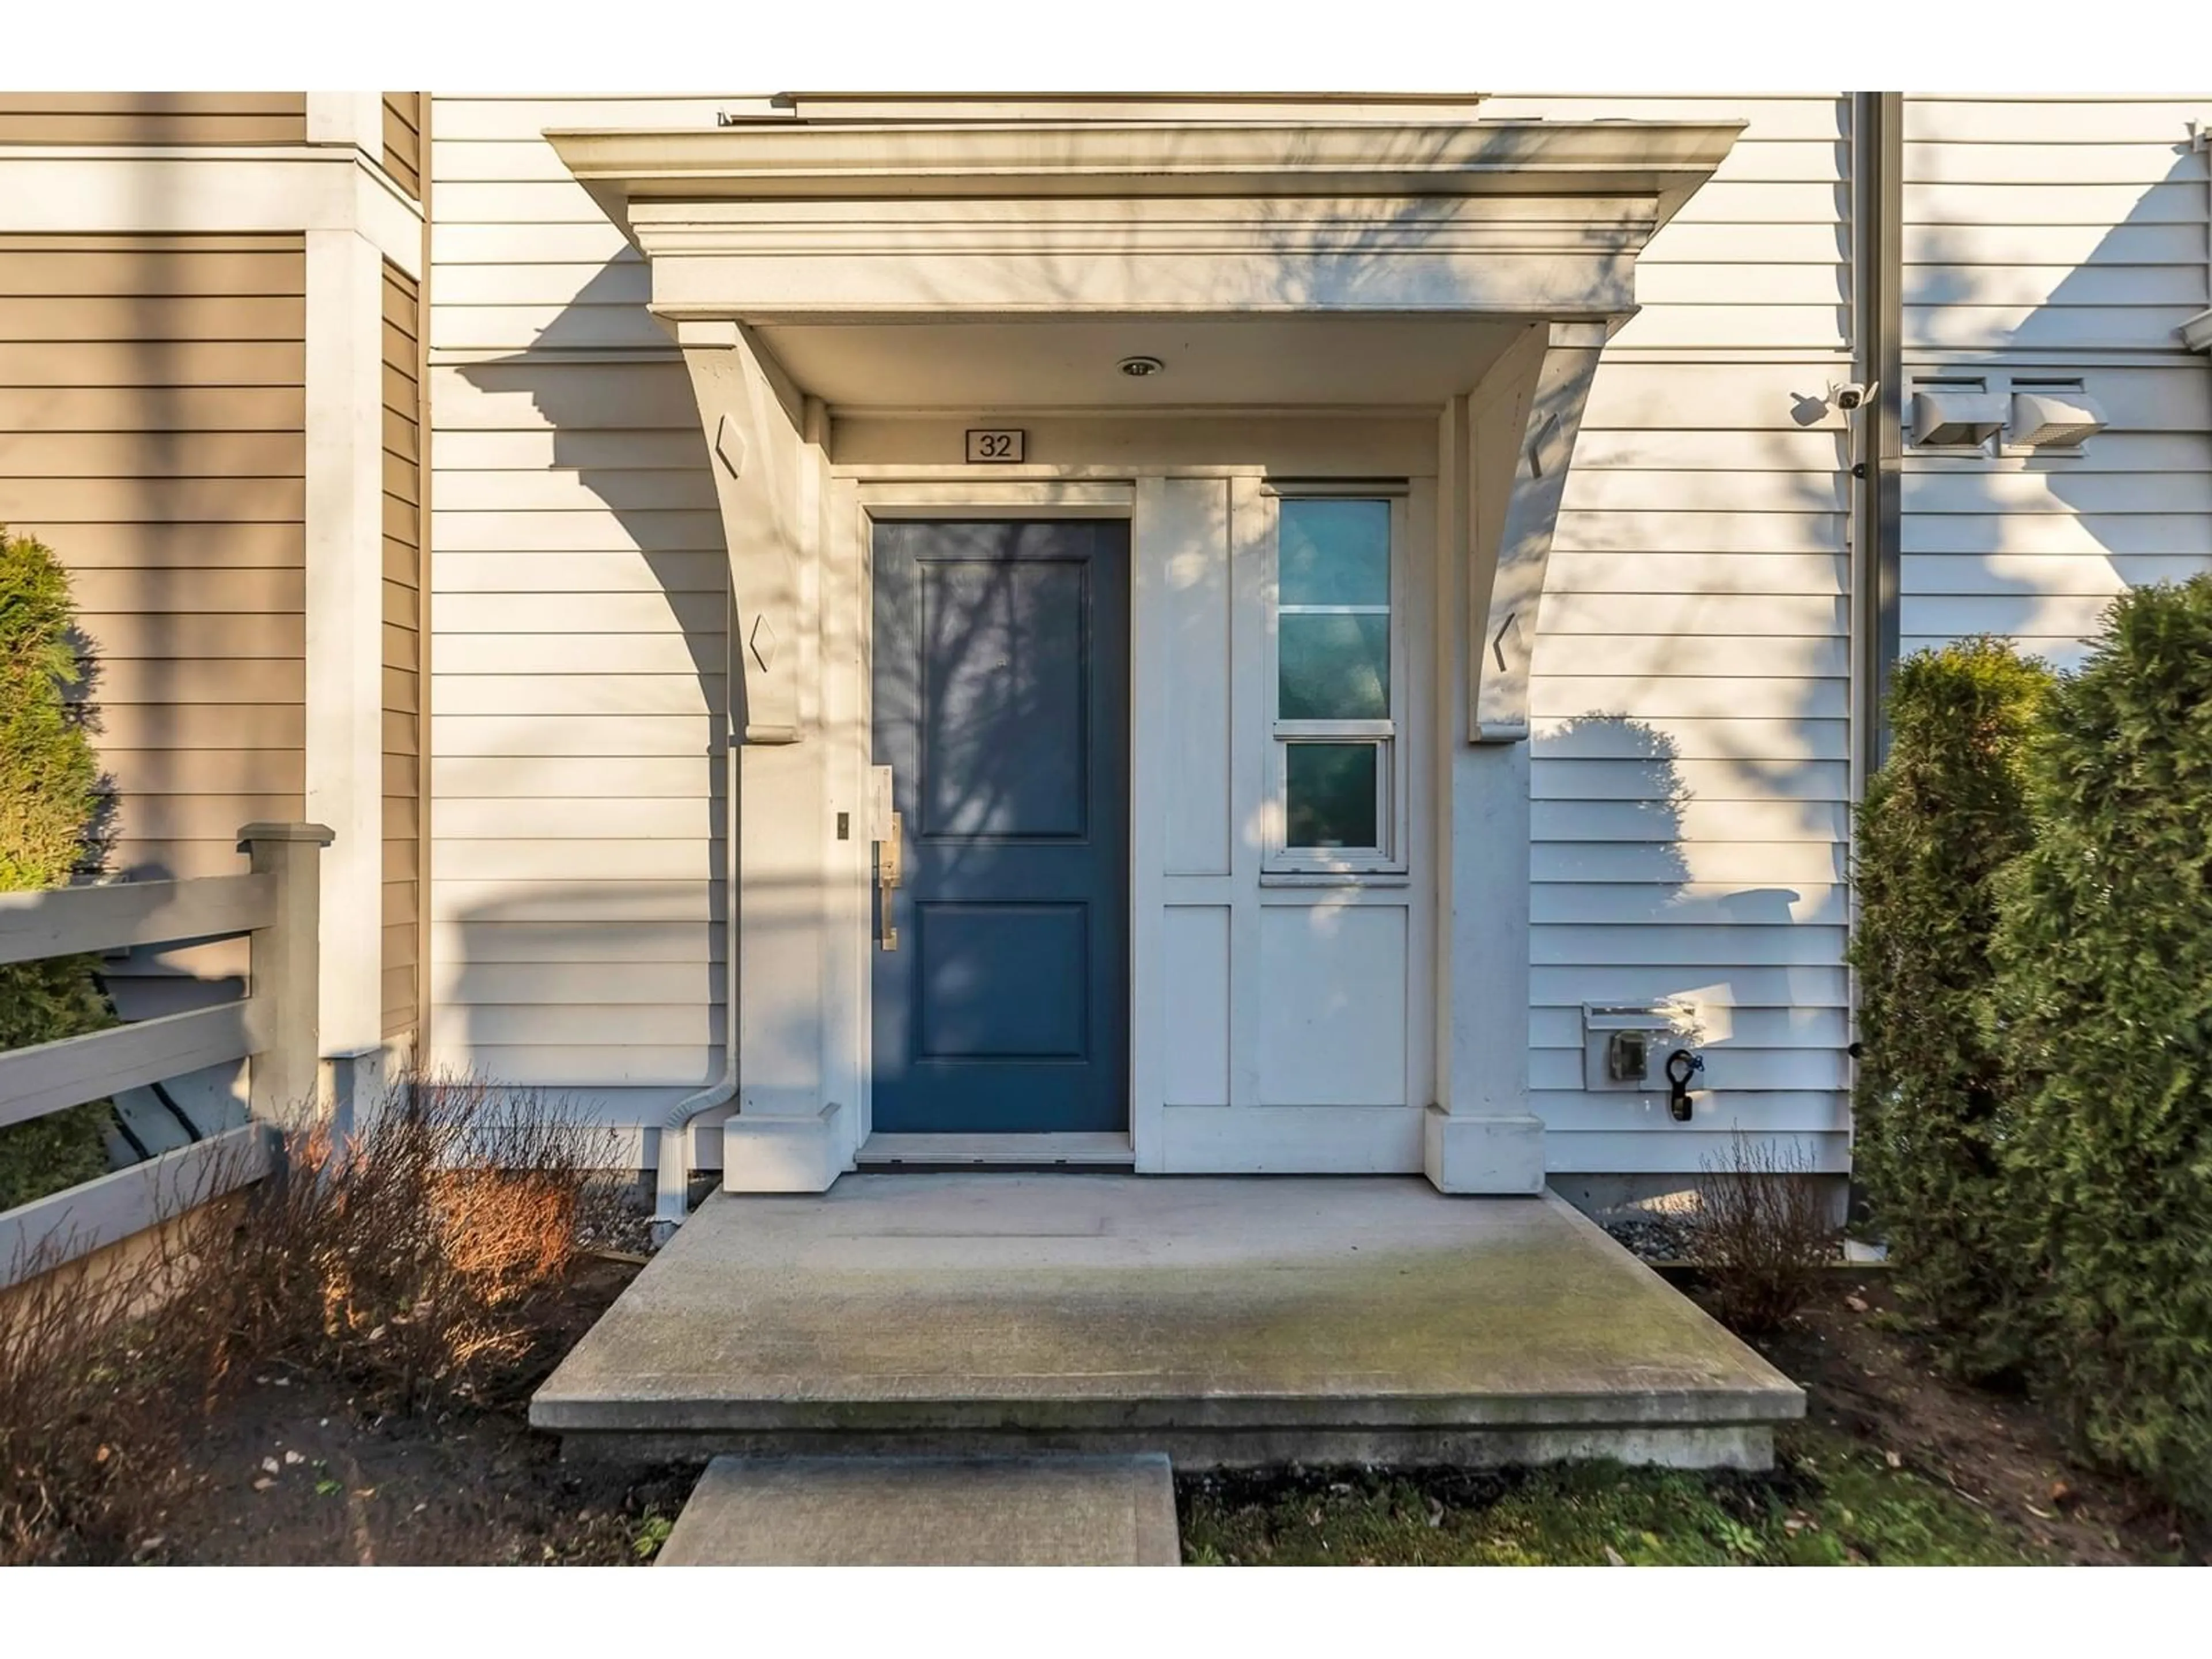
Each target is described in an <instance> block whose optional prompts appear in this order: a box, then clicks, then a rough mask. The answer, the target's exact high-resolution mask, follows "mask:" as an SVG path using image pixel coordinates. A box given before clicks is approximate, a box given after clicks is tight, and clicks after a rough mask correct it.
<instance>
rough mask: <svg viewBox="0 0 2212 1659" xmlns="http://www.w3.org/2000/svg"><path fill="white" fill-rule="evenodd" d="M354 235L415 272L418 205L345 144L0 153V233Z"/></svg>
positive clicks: (419, 248)
mask: <svg viewBox="0 0 2212 1659" xmlns="http://www.w3.org/2000/svg"><path fill="white" fill-rule="evenodd" d="M319 230H344V231H353V232H356V233H357V234H360V235H362V236H363V237H365V238H367V239H368V240H369V241H370V242H371V243H373V244H374V246H375V247H376V249H377V251H378V252H380V253H381V254H382V255H383V256H384V257H385V258H387V259H389V260H391V261H392V264H395V265H398V267H399V268H400V269H401V270H404V271H405V272H406V273H407V274H408V275H409V276H413V277H416V278H417V279H418V280H419V279H420V278H421V276H422V209H421V208H419V207H418V206H416V204H414V203H413V202H411V201H410V200H409V199H408V198H407V197H405V196H404V195H403V194H402V193H400V191H398V188H397V187H396V186H394V185H392V184H391V183H390V182H389V181H388V180H387V179H385V177H384V176H383V174H382V173H381V172H380V170H378V169H376V168H374V167H369V166H368V165H365V164H364V162H363V161H362V158H361V157H360V155H358V154H357V153H356V151H354V150H353V149H344V148H337V147H331V148H318V147H314V146H306V145H302V146H300V147H297V148H294V147H289V146H288V147H285V148H283V149H271V148H267V147H254V148H245V147H235V148H234V147H216V146H210V147H209V148H206V149H193V150H191V152H189V153H187V154H179V152H178V151H176V150H174V149H154V148H149V147H141V146H131V147H100V148H97V149H93V148H81V147H76V146H56V147H47V146H32V145H24V146H10V147H9V148H7V149H0V233H15V234H40V235H64V236H102V235H125V236H128V235H165V234H179V235H238V234H257V233H292V234H297V233H300V232H305V231H319Z"/></svg>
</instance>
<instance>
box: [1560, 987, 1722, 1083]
mask: <svg viewBox="0 0 2212 1659" xmlns="http://www.w3.org/2000/svg"><path fill="white" fill-rule="evenodd" d="M1695 1030H1696V1022H1695V1020H1694V1019H1693V1018H1692V1014H1691V1010H1690V1008H1689V1007H1688V1006H1687V1005H1686V1004H1684V1003H1680V1002H1673V1001H1668V1002H1650V1003H1595V1002H1586V1003H1584V1004H1583V1087H1584V1088H1587V1089H1602V1090H1605V1091H1609V1092H1616V1093H1617V1092H1620V1091H1625V1090H1637V1091H1650V1092H1652V1093H1655V1094H1656V1093H1657V1092H1658V1091H1661V1090H1662V1089H1665V1088H1666V1087H1667V1079H1665V1078H1663V1077H1662V1076H1661V1075H1660V1066H1661V1062H1662V1060H1664V1059H1665V1057H1666V1055H1667V1054H1668V1052H1669V1051H1670V1050H1672V1049H1674V1048H1680V1046H1681V1045H1682V1043H1684V1042H1687V1041H1690V1040H1691V1039H1692V1034H1693V1032H1694V1031H1695Z"/></svg>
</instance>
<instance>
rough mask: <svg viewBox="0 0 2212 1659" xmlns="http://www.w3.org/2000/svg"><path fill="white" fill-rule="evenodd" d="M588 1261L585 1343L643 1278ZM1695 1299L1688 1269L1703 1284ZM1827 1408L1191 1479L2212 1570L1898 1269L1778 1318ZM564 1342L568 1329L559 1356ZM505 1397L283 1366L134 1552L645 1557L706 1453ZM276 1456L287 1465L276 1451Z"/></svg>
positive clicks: (1767, 1556)
mask: <svg viewBox="0 0 2212 1659" xmlns="http://www.w3.org/2000/svg"><path fill="white" fill-rule="evenodd" d="M635 1272H636V1268H635V1265H633V1264H630V1263H628V1262H622V1261H606V1260H594V1261H590V1262H589V1263H588V1264H587V1265H586V1267H584V1268H583V1269H582V1270H581V1271H580V1272H579V1273H577V1274H575V1275H574V1277H573V1278H572V1279H571V1280H570V1282H569V1285H568V1290H567V1293H566V1294H565V1295H564V1296H563V1297H562V1301H561V1303H560V1304H559V1310H558V1317H559V1320H560V1323H561V1326H562V1331H561V1335H562V1344H561V1345H560V1346H566V1344H567V1343H568V1342H569V1341H573V1340H574V1337H575V1336H577V1335H580V1334H581V1333H582V1331H583V1330H584V1329H585V1328H586V1327H587V1326H588V1325H589V1323H590V1322H591V1321H592V1319H594V1318H596V1317H597V1316H598V1315H599V1312H600V1311H601V1310H604V1309H605V1307H606V1306H607V1304H610V1303H611V1301H612V1300H613V1299H614V1297H616V1296H617V1294H618V1293H619V1292H620V1291H621V1290H622V1288H623V1285H626V1284H627V1283H628V1282H629V1279H630V1278H631V1277H632V1276H633V1275H634V1274H635ZM1692 1293H1693V1294H1695V1293H1696V1292H1695V1287H1694V1286H1692ZM1756 1346H1759V1348H1760V1349H1761V1350H1762V1351H1763V1352H1765V1354H1766V1355H1767V1357H1768V1358H1770V1359H1771V1360H1772V1361H1773V1362H1774V1363H1775V1364H1777V1365H1778V1366H1779V1367H1780V1368H1781V1369H1782V1370H1784V1371H1785V1372H1786V1373H1788V1374H1789V1375H1790V1376H1791V1377H1793V1378H1795V1379H1796V1380H1797V1381H1798V1382H1800V1383H1802V1384H1804V1385H1805V1387H1806V1389H1807V1390H1808V1395H1809V1403H1810V1413H1809V1415H1808V1419H1807V1421H1806V1422H1805V1423H1804V1424H1803V1425H1793V1426H1792V1427H1790V1429H1789V1430H1787V1431H1785V1432H1784V1434H1783V1435H1782V1437H1780V1453H1779V1456H1778V1461H1777V1468H1776V1469H1775V1470H1774V1471H1773V1473H1771V1474H1762V1475H1740V1474H1727V1473H1712V1474H1685V1473H1678V1472H1674V1471H1669V1470H1656V1469H1632V1468H1620V1467H1617V1466H1614V1465H1610V1464H1580V1465H1573V1466H1566V1467H1560V1468H1545V1469H1536V1470H1504V1471H1498V1472H1494V1473H1492V1472H1468V1471H1454V1470H1413V1471H1392V1470H1380V1469H1351V1470H1294V1471H1291V1472H1288V1473H1279V1474H1257V1475H1242V1474H1236V1475H1192V1476H1188V1477H1185V1478H1183V1479H1181V1480H1178V1481H1177V1483H1176V1487H1177V1501H1178V1507H1179V1509H1180V1510H1181V1518H1182V1528H1183V1545H1184V1553H1185V1557H1186V1559H1188V1560H1190V1561H1192V1562H1194V1563H1214V1562H1218V1563H1224V1564H1235V1565H1255V1564H1261V1563H1280V1564H1291V1563H1315V1564H1326V1563H1343V1564H1352V1563H1375V1564H1378V1565H1389V1564H1400V1563H1404V1564H1412V1563H1437V1564H1445V1563H1458V1564H1468V1565H1475V1564H1498V1565H1514V1564H1527V1565H1537V1564H1544V1563H1562V1564H1564V1563H1588V1564H1592V1565H1602V1564H1605V1563H1607V1562H1619V1563H1621V1564H1626V1565H1636V1564H1642V1563H1646V1562H1652V1563H1657V1562H1682V1563H1712V1564H1723V1563H1745V1564H1751V1563H1773V1564H1806V1565H1811V1564H1817V1563H1825V1562H1840V1563H1850V1562H1875V1563H1883V1564H1893V1565H1897V1564H1906V1563H1925V1564H1944V1563H1968V1562H1977V1563H1993V1564H1994V1563H2022V1564H2065V1563H2081V1564H2097V1565H2104V1564H2122V1563H2154V1562H2157V1563H2172V1562H2187V1563H2206V1562H2208V1560H2212V1526H2207V1525H2205V1524H2204V1523H2203V1522H2191V1521H2189V1520H2186V1519H2183V1518H2179V1517H2176V1516H2173V1515H2172V1514H2171V1513H2170V1512H2168V1511H2167V1510H2165V1509H2163V1508H2162V1507H2160V1506H2158V1505H2155V1504H2148V1503H2146V1502H2145V1501H2144V1500H2143V1499H2142V1495H2141V1494H2140V1493H2139V1492H2136V1490H2135V1489H2134V1488H2133V1487H2132V1486H2130V1485H2129V1484H2128V1483H2127V1482H2125V1481H2123V1480H2117V1479H2115V1478H2114V1477H2112V1476H2111V1475H2108V1474H2100V1473H2098V1472H2096V1471H2094V1470H2091V1469H2087V1468H2083V1467H2081V1465H2080V1464H2078V1463H2077V1462H2075V1461H2074V1460H2072V1459H2071V1458H2069V1456H2068V1455H2066V1453H2065V1451H2064V1449H2063V1443H2062V1440H2061V1437H2060V1436H2059V1434H2058V1433H2057V1430H2056V1428H2055V1426H2054V1425H2052V1424H2051V1423H2050V1422H2049V1421H2048V1420H2047V1419H2045V1417H2044V1416H2043V1415H2042V1414H2041V1413H2039V1411H2038V1410H2037V1409H2036V1407H2034V1406H2033V1404H2032V1403H2030V1402H2029V1401H2026V1400H2023V1399H2020V1398H2016V1397H2011V1396H2005V1395H1992V1394H1989V1393H1984V1392H1981V1391H1978V1390H1975V1389H1966V1388H1961V1387H1959V1386H1956V1385H1954V1384H1952V1383H1946V1382H1945V1381H1943V1380H1942V1378H1941V1377H1939V1376H1936V1375H1935V1374H1934V1372H1933V1371H1932V1370H1931V1369H1930V1368H1929V1364H1928V1363H1927V1360H1926V1358H1925V1356H1924V1354H1923V1352H1922V1351H1921V1350H1920V1348H1919V1346H1917V1343H1916V1342H1915V1341H1914V1340H1913V1339H1912V1338H1911V1336H1910V1335H1909V1334H1905V1332H1904V1331H1903V1330H1902V1329H1901V1328H1899V1324H1898V1322H1897V1321H1896V1319H1895V1317H1894V1316H1893V1315H1892V1314H1891V1313H1890V1312H1889V1311H1888V1308H1887V1295H1886V1290H1885V1286H1884V1285H1883V1282H1882V1279H1881V1275H1879V1274H1875V1273H1869V1274H1867V1275H1864V1276H1863V1277H1861V1276H1857V1275H1852V1274H1848V1273H1837V1274H1834V1275H1832V1278H1831V1280H1830V1282H1829V1283H1827V1284H1826V1285H1824V1287H1823V1289H1822V1291H1821V1292H1820V1297H1819V1298H1818V1299H1817V1300H1816V1302H1815V1304H1814V1305H1813V1306H1811V1307H1809V1308H1808V1309H1807V1310H1805V1311H1804V1312H1803V1313H1802V1314H1800V1315H1799V1316H1796V1318H1795V1319H1794V1320H1792V1321H1791V1322H1790V1324H1789V1325H1788V1326H1787V1327H1786V1328H1784V1330H1782V1331H1780V1332H1778V1333H1777V1334H1774V1335H1772V1336H1771V1337H1766V1338H1761V1339H1758V1340H1757V1341H1756ZM557 1351H558V1350H557V1348H556V1352H557ZM537 1380H538V1379H537V1377H535V1376H531V1377H529V1378H526V1379H519V1380H518V1381H517V1383H516V1388H515V1391H514V1392H513V1395H512V1396H511V1397H507V1398H503V1399H501V1400H500V1401H487V1402H483V1403H479V1404H473V1405H470V1406H466V1407H457V1408H454V1409H451V1410H448V1411H447V1412H444V1413H438V1414H431V1415H425V1416H419V1417H405V1416H389V1417H377V1416H374V1415H373V1414H369V1413H365V1412H363V1411H362V1410H360V1409H358V1408H357V1407H356V1404H355V1403H354V1401H352V1400H351V1399H350V1398H349V1395H348V1394H347V1392H346V1391H345V1390H344V1389H339V1388H335V1387H333V1386H332V1385H331V1384H330V1383H327V1382H326V1381H323V1380H319V1379H316V1378H313V1377H301V1376H289V1375H287V1374H285V1373H284V1372H283V1371H281V1370H271V1369H263V1370H258V1371H257V1372H256V1373H255V1376H254V1379H253V1381H252V1383H251V1385H250V1386H249V1387H248V1388H246V1389H245V1390H244V1392H243V1393H241V1394H240V1395H236V1396H234V1397H233V1398H231V1399H229V1400H227V1401H225V1402H224V1403H223V1404H222V1406H220V1407H218V1409H217V1410H216V1412H215V1413H214V1414H213V1415H212V1416H211V1417H210V1419H208V1420H207V1421H206V1422H205V1424H204V1425H203V1426H201V1427H200V1429H199V1430H198V1431H197V1433H196V1434H195V1435H194V1436H193V1437H192V1439H191V1448H190V1450H189V1452H188V1453H187V1455H186V1457H185V1468H184V1474H185V1481H186V1488H187V1489H186V1491H185V1495H184V1496H183V1497H182V1498H179V1500H177V1501H176V1502H175V1503H174V1504H172V1505H171V1506H170V1509H169V1510H168V1512H167V1514H165V1515H164V1516H161V1518H160V1519H159V1521H158V1522H155V1524H154V1525H152V1526H150V1527H149V1528H147V1529H146V1531H147V1536H146V1537H145V1538H144V1539H143V1540H141V1541H140V1542H139V1544H138V1547H137V1551H136V1559H138V1560H140V1561H144V1562H173V1563H178V1564H197V1565H222V1564H239V1565H245V1564H263V1565H276V1564H301V1565H336V1564H345V1563H390V1564H434V1563H435V1564H454V1565H506V1564H516V1565H529V1564H555V1563H573V1564H580V1565H620V1564H637V1563H642V1562H647V1561H650V1560H651V1559H652V1558H653V1553H655V1552H656V1551H657V1550H658V1548H659V1543H660V1541H662V1540H663V1539H664V1538H665V1536H666V1534H667V1528H668V1525H669V1523H670V1522H672V1521H673V1520H674V1518H675V1516H676V1515H677V1513H678V1510H681V1509H682V1507H683V1505H684V1499H685V1498H687V1497H688V1496H689V1494H690V1488H691V1486H692V1483H693V1481H694V1480H696V1475H697V1470H696V1468H690V1467H662V1468H650V1469H637V1468H617V1467H609V1466H601V1465H596V1464H591V1463H564V1462H562V1461H561V1459H560V1457H559V1455H558V1448H557V1446H556V1443H555V1441H554V1440H553V1438H552V1437H550V1436H547V1435H542V1434H538V1433H535V1432H533V1431H532V1430H531V1429H530V1428H529V1427H528V1425H527V1422H526V1407H525V1401H526V1399H527V1395H528V1391H529V1387H530V1386H534V1384H535V1383H536V1382H537ZM272 1464H273V1466H274V1467H273V1468H272V1467H271V1465H272Z"/></svg>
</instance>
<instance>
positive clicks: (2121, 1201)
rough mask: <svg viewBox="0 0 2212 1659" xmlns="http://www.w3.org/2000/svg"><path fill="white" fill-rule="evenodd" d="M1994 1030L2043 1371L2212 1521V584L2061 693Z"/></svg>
mask: <svg viewBox="0 0 2212 1659" xmlns="http://www.w3.org/2000/svg"><path fill="white" fill-rule="evenodd" d="M2028 787H2029V797H2030V804H2031V806H2032V809H2033V813H2034V816H2035V819H2036V831H2035V836H2034V840H2033V845H2032V846H2031V847H2030V848H2028V850H2027V852H2026V853H2025V854H2023V855H2022V856H2021V859H2020V860H2018V861H2017V862H2016V863H2015V864H2014V865H2013V866H2011V868H2010V869H2008V871H2007V872H2006V874H2005V877H2004V880H2003V883H2002V895H2001V900H2000V902H2001V913H2000V917H1999V921H1998V926H1997V930H1996V940H1995V945H1996V960H1997V967H1998V972H1997V982H1996V996H1995V997H1994V999H1993V1000H1992V1005H1991V1007H1990V1015H1989V1021H1988V1029H1989V1031H1990V1035H1991V1039H1992V1040H1994V1041H1996V1042H2002V1044H2004V1045H2005V1046H2006V1047H2008V1048H2010V1049H2012V1050H2014V1051H2015V1053H2016V1054H2018V1056H2019V1059H2020V1063H2021V1069H2022V1073H2023V1082H2022V1085H2021V1086H2020V1087H2019V1088H2018V1090H2017V1091H2015V1094H2014V1097H2013V1100H2012V1106H2011V1109H2010V1112H2009V1114H2008V1124H2007V1126H2006V1130H2007V1132H2006V1135H2005V1145H2004V1159H2005V1164H2006V1174H2005V1181H2006V1185H2007V1187H2008V1189H2009V1192H2010V1194H2011V1203H2012V1206H2013V1208H2014V1211H2015V1214H2016V1215H2017V1217H2018V1219H2019V1221H2020V1223H2021V1229H2022V1231H2023V1234H2024V1237H2025V1240H2026V1248H2025V1250H2024V1252H2023V1263H2024V1265H2025V1266H2026V1267H2027V1268H2028V1269H2029V1270H2031V1271H2032V1272H2033V1273H2035V1274H2036V1275H2037V1278H2038V1280H2039V1285H2038V1290H2039V1304H2040V1313H2041V1316H2042V1319H2043V1321H2044V1328H2042V1329H2040V1330H2039V1331H2037V1332H2034V1333H2032V1335H2033V1336H2034V1337H2036V1338H2039V1339H2040V1340H2038V1344H2037V1346H2038V1353H2039V1368H2038V1369H2039V1376H2040V1379H2041V1381H2042V1383H2043V1385H2044V1387H2045V1389H2046V1390H2047V1391H2048V1393H2049V1394H2050V1395H2051V1397H2052V1398H2053V1399H2054V1400H2055V1401H2057V1403H2058V1404H2060V1405H2061V1406H2062V1407H2063V1409H2064V1410H2065V1412H2066V1413H2067V1415H2068V1416H2069V1418H2070V1419H2071V1420H2072V1421H2073V1423H2074V1425H2075V1428H2076V1431H2077V1432H2078V1433H2079V1435H2080V1437H2081V1439H2082V1441H2083V1443H2085V1444H2086V1445H2087V1448H2088V1449H2090V1450H2091V1451H2092V1452H2093V1453H2094V1454H2096V1455H2099V1456H2100V1457H2101V1458H2103V1459H2105V1460H2106V1461H2107V1462H2112V1463H2114V1464H2117V1465H2118V1466H2119V1467H2121V1468H2125V1469H2129V1470H2131V1471H2133V1472H2135V1473H2136V1474H2140V1475H2142V1476H2144V1477H2146V1478H2147V1479H2148V1480H2150V1481H2151V1482H2152V1483H2153V1484H2154V1485H2155V1486H2158V1487H2159V1488H2160V1490H2162V1491H2163V1492H2165V1493H2166V1496H2167V1497H2168V1498H2172V1499H2173V1500H2175V1501H2177V1502H2179V1503H2182V1504H2187V1505H2189V1506H2191V1507H2192V1508H2196V1509H2198V1510H2212V577H2208V576H2198V577H2196V578H2194V579H2192V580H2190V581H2188V582H2185V583H2183V584H2179V585H2178V586H2174V585H2160V586H2148V587H2142V588H2138V589H2136V591H2135V592H2132V593H2130V594H2127V595H2126V596H2124V597H2123V598H2122V599H2118V600H2116V601H2115V602H2114V603H2113V605H2112V607H2111V608H2110V610H2108V611H2107V612H2106V625H2105V630H2104V634H2103V636H2102V637H2101V638H2100V640H2099V641H2097V642H2096V644H2095V646H2094V647H2093V650H2092V652H2091V653H2090V655H2089V657H2088V659H2087V661H2086V663H2085V664H2084V665H2083V666H2082V668H2081V671H2080V672H2079V673H2077V674H2075V675H2073V676H2071V677H2069V678H2067V679H2066V680H2065V681H2064V682H2063V683H2062V684H2060V685H2059V687H2058V688H2057V690H2056V691H2055V692H2054V693H2053V694H2052V696H2051V699H2050V702H2049V703H2048V705H2047V707H2046V709H2045V714H2044V718H2043V720H2042V721H2041V729H2040V730H2039V732H2038V733H2037V736H2036V738H2035V740H2034V742H2033V744H2032V745H2031V747H2030V750H2029V755H2028Z"/></svg>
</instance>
